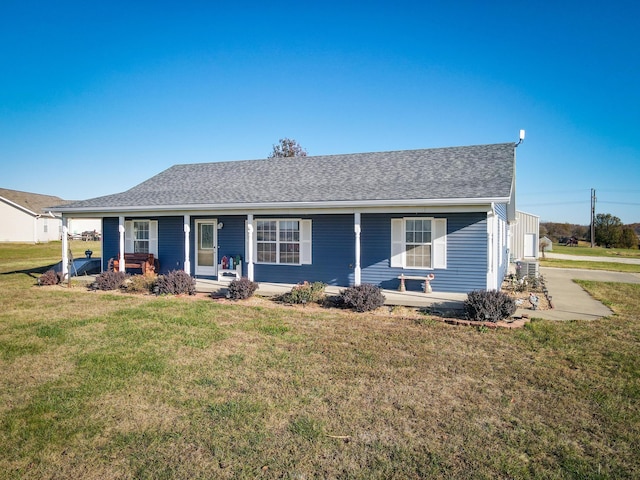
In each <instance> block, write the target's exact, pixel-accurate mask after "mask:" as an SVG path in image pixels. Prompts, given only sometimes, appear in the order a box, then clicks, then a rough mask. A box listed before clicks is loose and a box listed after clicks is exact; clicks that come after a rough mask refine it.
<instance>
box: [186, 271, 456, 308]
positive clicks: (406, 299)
mask: <svg viewBox="0 0 640 480" xmlns="http://www.w3.org/2000/svg"><path fill="white" fill-rule="evenodd" d="M227 285H228V282H218V281H217V280H208V279H203V278H197V279H196V291H197V292H199V293H215V294H217V295H220V296H224V295H225V294H226V292H227ZM294 286H295V285H294V284H286V283H267V282H258V290H257V291H256V295H260V296H263V297H274V296H276V295H281V294H283V293H287V292H289V291H290V290H291V289H292V288H293V287H294ZM345 288H346V287H334V286H327V287H326V288H325V293H327V295H338V294H339V293H340V291H341V290H344V289H345ZM382 293H383V295H384V296H385V298H386V300H385V302H384V303H385V305H401V306H405V307H431V308H434V309H436V310H438V311H440V312H451V311H454V310H456V311H457V310H462V309H463V302H464V301H465V300H466V298H467V294H466V293H443V292H433V293H423V292H416V291H407V292H399V291H397V290H382Z"/></svg>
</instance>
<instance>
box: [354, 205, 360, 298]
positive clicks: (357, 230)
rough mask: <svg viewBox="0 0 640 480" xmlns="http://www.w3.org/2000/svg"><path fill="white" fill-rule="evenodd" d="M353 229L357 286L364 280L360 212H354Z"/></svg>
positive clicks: (355, 280) (355, 281)
mask: <svg viewBox="0 0 640 480" xmlns="http://www.w3.org/2000/svg"><path fill="white" fill-rule="evenodd" d="M353 231H354V232H355V234H356V265H355V268H354V271H353V275H354V283H355V285H356V286H358V285H360V283H361V281H362V278H361V276H362V272H361V268H360V232H361V228H360V212H355V213H354V214H353Z"/></svg>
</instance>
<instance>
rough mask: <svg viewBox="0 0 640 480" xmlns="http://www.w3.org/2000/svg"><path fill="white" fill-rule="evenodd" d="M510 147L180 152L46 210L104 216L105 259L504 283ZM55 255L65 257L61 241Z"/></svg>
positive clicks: (464, 284) (200, 272)
mask: <svg viewBox="0 0 640 480" xmlns="http://www.w3.org/2000/svg"><path fill="white" fill-rule="evenodd" d="M515 148H516V144H515V143H502V144H493V145H478V146H464V147H449V148H431V149H423V150H408V151H392V152H376V153H359V154H346V155H327V156H316V157H294V158H269V159H263V160H246V161H231V162H215V163H199V164H179V165H175V166H173V167H171V168H169V169H167V170H165V171H163V172H161V173H159V174H157V175H155V176H153V177H151V178H150V179H148V180H146V181H145V182H143V183H141V184H139V185H137V186H135V187H133V188H131V189H129V190H127V191H124V192H122V193H117V194H114V195H108V196H103V197H98V198H92V199H89V200H84V201H78V202H73V203H70V204H67V205H62V206H60V207H57V208H56V209H55V210H56V211H57V212H58V213H60V214H61V215H62V217H63V229H66V228H67V222H68V221H69V219H72V218H82V217H99V218H101V219H102V252H103V258H102V268H103V270H104V269H107V268H109V266H110V265H113V259H117V258H118V257H124V254H125V253H127V254H129V253H139V254H146V253H153V255H154V258H155V259H157V260H158V261H159V273H164V272H168V271H171V270H176V269H182V270H184V271H185V272H187V273H189V274H190V275H192V276H195V277H197V278H212V279H216V278H221V276H222V275H223V274H225V275H226V274H227V273H228V270H231V269H233V268H235V267H236V265H235V263H237V262H238V261H239V265H238V271H239V272H241V274H242V276H246V277H248V278H249V279H252V280H254V281H257V282H274V283H287V284H295V283H298V282H302V281H305V280H307V281H310V282H313V281H322V282H325V283H327V284H330V285H338V286H351V285H359V284H362V283H371V284H376V285H379V286H381V287H383V288H392V289H393V288H398V286H399V282H400V280H399V278H398V277H399V276H400V275H402V274H404V275H406V276H417V277H425V276H427V275H430V274H434V275H435V279H434V280H433V281H432V282H431V286H432V288H433V291H435V292H437V291H442V292H461V293H465V292H469V291H471V290H474V289H499V288H500V285H501V283H502V279H503V277H504V275H505V273H506V271H507V267H508V263H509V245H508V241H509V224H510V223H511V222H513V221H514V220H515V218H516V217H515V215H516V209H515ZM63 243H64V242H63ZM62 255H63V265H64V264H66V261H65V260H66V257H65V255H66V246H65V245H63V247H62ZM234 261H235V262H234ZM118 263H119V266H118V268H119V269H121V270H123V269H125V268H126V258H125V262H118ZM420 288H421V285H420V282H419V281H413V282H411V281H410V282H407V289H408V290H420Z"/></svg>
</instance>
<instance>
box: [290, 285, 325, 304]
mask: <svg viewBox="0 0 640 480" xmlns="http://www.w3.org/2000/svg"><path fill="white" fill-rule="evenodd" d="M326 286H327V284H326V283H322V282H313V283H309V282H307V281H305V282H303V283H299V284H298V285H296V286H295V287H293V288H292V289H291V291H290V292H288V293H285V294H284V295H282V296H281V297H280V300H281V301H283V302H287V303H296V304H300V303H303V304H304V303H310V302H320V301H321V300H322V299H323V298H324V289H325V287H326Z"/></svg>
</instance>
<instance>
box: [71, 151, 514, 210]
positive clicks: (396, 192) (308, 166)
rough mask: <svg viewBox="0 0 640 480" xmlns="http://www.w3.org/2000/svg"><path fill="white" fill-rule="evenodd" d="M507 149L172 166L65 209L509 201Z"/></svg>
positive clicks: (510, 173)
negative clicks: (135, 184)
mask: <svg viewBox="0 0 640 480" xmlns="http://www.w3.org/2000/svg"><path fill="white" fill-rule="evenodd" d="M514 147H515V144H514V143H502V144H494V145H477V146H467V147H449V148H431V149H424V150H405V151H394V152H376V153H357V154H346V155H327V156H317V157H297V158H272V159H266V160H244V161H233V162H215V163H198V164H183V165H175V166H173V167H171V168H169V169H167V170H165V171H164V172H161V173H159V174H158V175H156V176H154V177H151V178H150V179H149V180H146V181H145V182H143V183H141V184H139V185H137V186H135V187H133V188H131V189H130V190H127V191H125V192H122V193H118V194H115V195H108V196H105V197H98V198H93V199H89V200H84V201H78V202H73V203H71V204H69V205H65V206H64V207H65V208H62V209H61V210H62V211H73V210H74V209H82V210H85V209H90V208H95V209H96V210H97V211H99V210H100V209H114V208H115V209H119V208H127V207H136V208H140V207H150V208H159V209H161V208H165V207H171V206H181V207H188V206H190V205H191V206H196V205H198V206H202V205H212V206H215V205H219V206H224V205H235V204H263V203H307V202H319V203H323V202H345V203H354V204H357V203H358V202H367V201H376V200H377V201H403V200H409V199H427V200H435V201H440V203H442V202H441V201H443V200H448V199H451V200H454V199H487V198H490V199H496V198H502V199H505V198H508V197H509V196H510V194H511V185H512V180H513V178H514Z"/></svg>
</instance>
